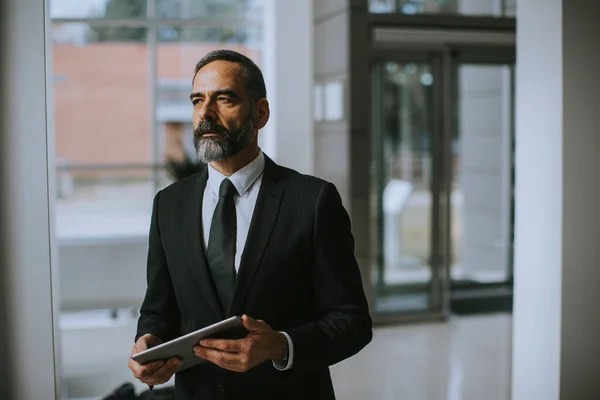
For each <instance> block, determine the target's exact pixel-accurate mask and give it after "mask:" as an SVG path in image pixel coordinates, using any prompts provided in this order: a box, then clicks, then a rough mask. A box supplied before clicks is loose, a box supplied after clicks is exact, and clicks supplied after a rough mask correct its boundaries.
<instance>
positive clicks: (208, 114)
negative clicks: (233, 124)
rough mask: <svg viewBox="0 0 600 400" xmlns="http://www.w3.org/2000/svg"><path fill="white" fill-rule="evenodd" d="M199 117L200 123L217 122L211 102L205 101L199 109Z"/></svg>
mask: <svg viewBox="0 0 600 400" xmlns="http://www.w3.org/2000/svg"><path fill="white" fill-rule="evenodd" d="M198 117H199V119H200V121H207V120H212V121H214V120H216V114H215V110H214V107H213V104H212V102H211V101H210V100H207V101H205V102H204V103H203V104H202V107H200V108H199V109H198Z"/></svg>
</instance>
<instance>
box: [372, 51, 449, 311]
mask: <svg viewBox="0 0 600 400" xmlns="http://www.w3.org/2000/svg"><path fill="white" fill-rule="evenodd" d="M440 66H441V58H440V55H439V54H435V53H430V54H427V53H422V54H404V55H403V56H401V57H398V56H397V57H384V58H381V59H378V60H376V61H375V62H374V64H373V81H372V84H373V96H374V97H373V100H374V101H373V122H374V125H373V128H374V143H373V144H374V146H373V149H374V155H373V159H374V160H375V163H374V164H375V179H374V188H373V189H374V194H375V198H376V204H377V210H376V215H377V219H376V220H377V226H376V235H375V240H374V246H375V249H376V254H377V258H376V263H375V264H376V268H375V274H374V282H375V284H374V293H375V298H374V299H373V300H374V301H373V305H374V312H375V313H376V314H378V315H381V316H393V315H397V314H399V313H400V314H403V315H406V316H415V317H416V316H441V315H442V314H443V292H442V286H443V273H441V272H442V271H443V264H442V263H443V257H441V251H442V248H441V244H442V243H441V241H440V237H439V232H440V228H441V227H440V226H439V224H440V199H441V198H442V196H441V194H442V192H441V190H442V186H441V185H440V183H441V181H440V177H439V172H440V168H441V166H442V160H441V159H440V158H439V157H437V156H436V154H439V153H440V146H441V145H442V142H441V140H440V139H441V136H440V134H439V126H436V121H437V120H439V116H440V112H441V110H440V105H441V102H440V101H439V99H440V96H441V94H442V92H441V88H440V87H439V85H441V82H442V81H441V73H442V70H441V68H440Z"/></svg>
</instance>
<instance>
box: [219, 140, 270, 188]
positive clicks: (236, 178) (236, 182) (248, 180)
mask: <svg viewBox="0 0 600 400" xmlns="http://www.w3.org/2000/svg"><path fill="white" fill-rule="evenodd" d="M264 170H265V155H264V154H263V152H262V150H260V149H259V151H258V156H257V157H256V158H255V159H254V160H252V161H251V162H250V163H249V164H248V165H246V166H245V167H244V168H242V169H240V170H238V171H236V172H235V173H234V174H233V175H231V176H230V177H229V180H230V181H231V183H233V186H235V189H236V190H237V192H238V193H239V195H240V197H243V196H244V195H245V194H246V192H248V189H250V187H251V186H252V184H253V183H254V182H255V181H256V179H257V178H258V177H259V176H260V175H261V174H262V173H263V171H264ZM226 178H227V176H225V175H223V174H222V173H220V172H219V171H217V170H216V169H214V168H213V167H212V166H211V165H210V164H208V184H209V186H210V188H211V189H212V191H213V193H214V194H215V196H218V195H219V186H221V182H223V180H224V179H226Z"/></svg>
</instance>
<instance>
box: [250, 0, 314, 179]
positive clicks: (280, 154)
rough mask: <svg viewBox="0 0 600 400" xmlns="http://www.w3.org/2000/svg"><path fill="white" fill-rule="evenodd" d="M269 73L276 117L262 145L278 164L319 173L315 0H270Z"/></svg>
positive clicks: (263, 135)
mask: <svg viewBox="0 0 600 400" xmlns="http://www.w3.org/2000/svg"><path fill="white" fill-rule="evenodd" d="M264 7H265V29H264V31H265V35H264V42H263V43H264V44H263V46H264V47H263V49H264V50H263V54H264V67H263V73H264V76H265V81H266V85H267V98H268V100H269V104H270V106H271V118H270V120H269V123H268V124H267V126H266V127H265V129H263V131H262V132H261V142H260V143H261V146H262V148H263V150H264V151H265V152H266V153H267V154H269V156H271V157H272V158H273V159H274V160H275V161H276V162H278V163H280V164H282V165H285V166H287V167H290V168H293V169H296V170H298V171H300V172H302V173H308V174H311V173H313V169H314V168H313V166H314V162H313V159H314V154H313V153H314V150H313V149H314V133H313V130H314V127H313V125H314V124H313V113H312V106H313V103H312V92H313V89H312V88H313V39H312V37H313V36H312V35H313V34H312V30H313V25H312V15H313V13H312V1H304V0H303V1H298V0H265V4H264Z"/></svg>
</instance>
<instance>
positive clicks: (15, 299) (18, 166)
mask: <svg viewBox="0 0 600 400" xmlns="http://www.w3.org/2000/svg"><path fill="white" fill-rule="evenodd" d="M0 16H1V17H0V18H1V21H0V22H1V23H0V26H1V28H0V29H1V30H2V31H1V33H2V38H3V42H2V47H1V59H2V64H1V65H2V67H1V68H2V70H1V74H0V76H1V84H2V91H1V93H2V94H1V97H0V99H1V100H0V102H1V103H2V107H1V109H2V114H1V117H2V122H1V125H0V183H1V185H2V186H1V187H0V231H2V234H1V235H0V237H2V244H3V247H4V248H3V250H4V251H3V252H2V255H1V256H2V258H1V259H0V263H1V266H0V268H1V269H2V270H3V281H4V282H3V284H4V285H3V286H4V287H2V291H3V295H4V298H3V299H0V307H1V308H3V314H4V315H3V319H2V325H4V327H5V331H4V337H3V338H2V345H3V346H5V352H6V353H7V354H5V355H4V357H2V367H1V371H0V375H2V376H3V378H4V379H5V380H6V382H4V385H3V386H2V387H0V397H1V398H3V399H11V400H12V399H15V400H34V399H54V398H55V393H56V390H57V389H56V383H55V356H54V354H55V352H54V348H55V347H54V337H55V336H54V329H53V308H52V291H51V269H50V261H51V250H52V242H51V237H50V212H49V207H50V200H49V195H48V171H49V168H48V160H47V154H48V153H47V134H46V132H47V131H46V126H47V103H46V59H45V32H44V30H45V21H46V18H45V12H44V1H43V0H31V1H22V0H7V1H3V2H2V3H0ZM50 146H51V145H50ZM0 382H1V381H0ZM7 382H9V383H10V384H11V386H12V387H11V388H8V387H7V386H6V383H7Z"/></svg>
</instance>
